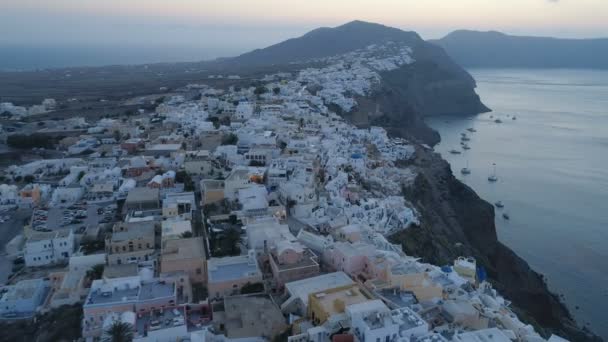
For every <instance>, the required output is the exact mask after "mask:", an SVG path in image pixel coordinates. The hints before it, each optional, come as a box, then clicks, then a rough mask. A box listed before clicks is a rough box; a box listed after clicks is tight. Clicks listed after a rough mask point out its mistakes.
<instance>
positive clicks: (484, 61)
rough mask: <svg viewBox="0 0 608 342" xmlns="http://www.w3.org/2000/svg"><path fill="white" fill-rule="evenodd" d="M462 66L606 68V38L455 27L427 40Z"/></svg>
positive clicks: (607, 56) (607, 63)
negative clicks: (580, 37) (512, 33)
mask: <svg viewBox="0 0 608 342" xmlns="http://www.w3.org/2000/svg"><path fill="white" fill-rule="evenodd" d="M430 42H432V43H434V44H437V45H439V46H441V47H442V48H444V49H445V50H446V51H447V53H448V54H449V55H450V56H451V57H452V58H454V60H455V61H456V62H457V63H459V64H460V65H462V66H464V67H486V68H582V69H608V39H558V38H548V37H523V36H511V35H507V34H504V33H500V32H495V31H490V32H479V31H467V30H460V31H454V32H452V33H450V34H448V35H447V36H445V37H444V38H441V39H438V40H432V41H430Z"/></svg>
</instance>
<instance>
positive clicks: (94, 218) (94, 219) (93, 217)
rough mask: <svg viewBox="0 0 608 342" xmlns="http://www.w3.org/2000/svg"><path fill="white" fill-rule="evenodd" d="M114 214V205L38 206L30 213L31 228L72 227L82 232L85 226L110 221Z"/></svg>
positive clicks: (77, 231) (52, 228)
mask: <svg viewBox="0 0 608 342" xmlns="http://www.w3.org/2000/svg"><path fill="white" fill-rule="evenodd" d="M115 215H116V206H115V205H108V206H103V207H102V206H99V205H97V204H88V205H87V204H75V205H72V206H70V207H68V208H38V209H35V210H34V212H33V214H32V229H34V230H37V231H42V232H44V231H53V230H57V229H72V230H73V231H74V232H75V233H82V232H84V230H85V229H86V227H89V226H97V225H98V224H99V223H108V222H111V221H112V220H113V219H114V216H115Z"/></svg>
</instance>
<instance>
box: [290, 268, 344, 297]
mask: <svg viewBox="0 0 608 342" xmlns="http://www.w3.org/2000/svg"><path fill="white" fill-rule="evenodd" d="M354 283H355V282H354V281H353V280H352V279H351V278H350V277H349V276H348V275H346V273H344V272H334V273H328V274H323V275H320V276H317V277H312V278H307V279H302V280H297V281H292V282H290V283H287V284H285V287H286V288H287V291H288V292H289V293H290V294H291V295H292V296H294V297H299V298H300V299H301V300H302V302H303V303H304V304H307V303H308V295H309V294H311V293H315V292H319V291H323V290H327V289H332V288H336V287H341V286H346V285H351V284H354Z"/></svg>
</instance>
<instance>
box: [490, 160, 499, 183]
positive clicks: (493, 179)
mask: <svg viewBox="0 0 608 342" xmlns="http://www.w3.org/2000/svg"><path fill="white" fill-rule="evenodd" d="M492 165H493V166H494V172H493V173H492V174H491V175H490V176H489V177H488V181H489V182H492V183H494V182H496V181H498V177H497V176H496V163H494V164H492Z"/></svg>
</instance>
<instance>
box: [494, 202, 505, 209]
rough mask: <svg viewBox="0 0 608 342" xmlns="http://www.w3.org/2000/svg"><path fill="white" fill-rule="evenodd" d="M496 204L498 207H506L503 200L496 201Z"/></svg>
mask: <svg viewBox="0 0 608 342" xmlns="http://www.w3.org/2000/svg"><path fill="white" fill-rule="evenodd" d="M494 205H495V206H496V208H504V207H505V205H504V204H503V203H502V201H498V202H495V203H494Z"/></svg>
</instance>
